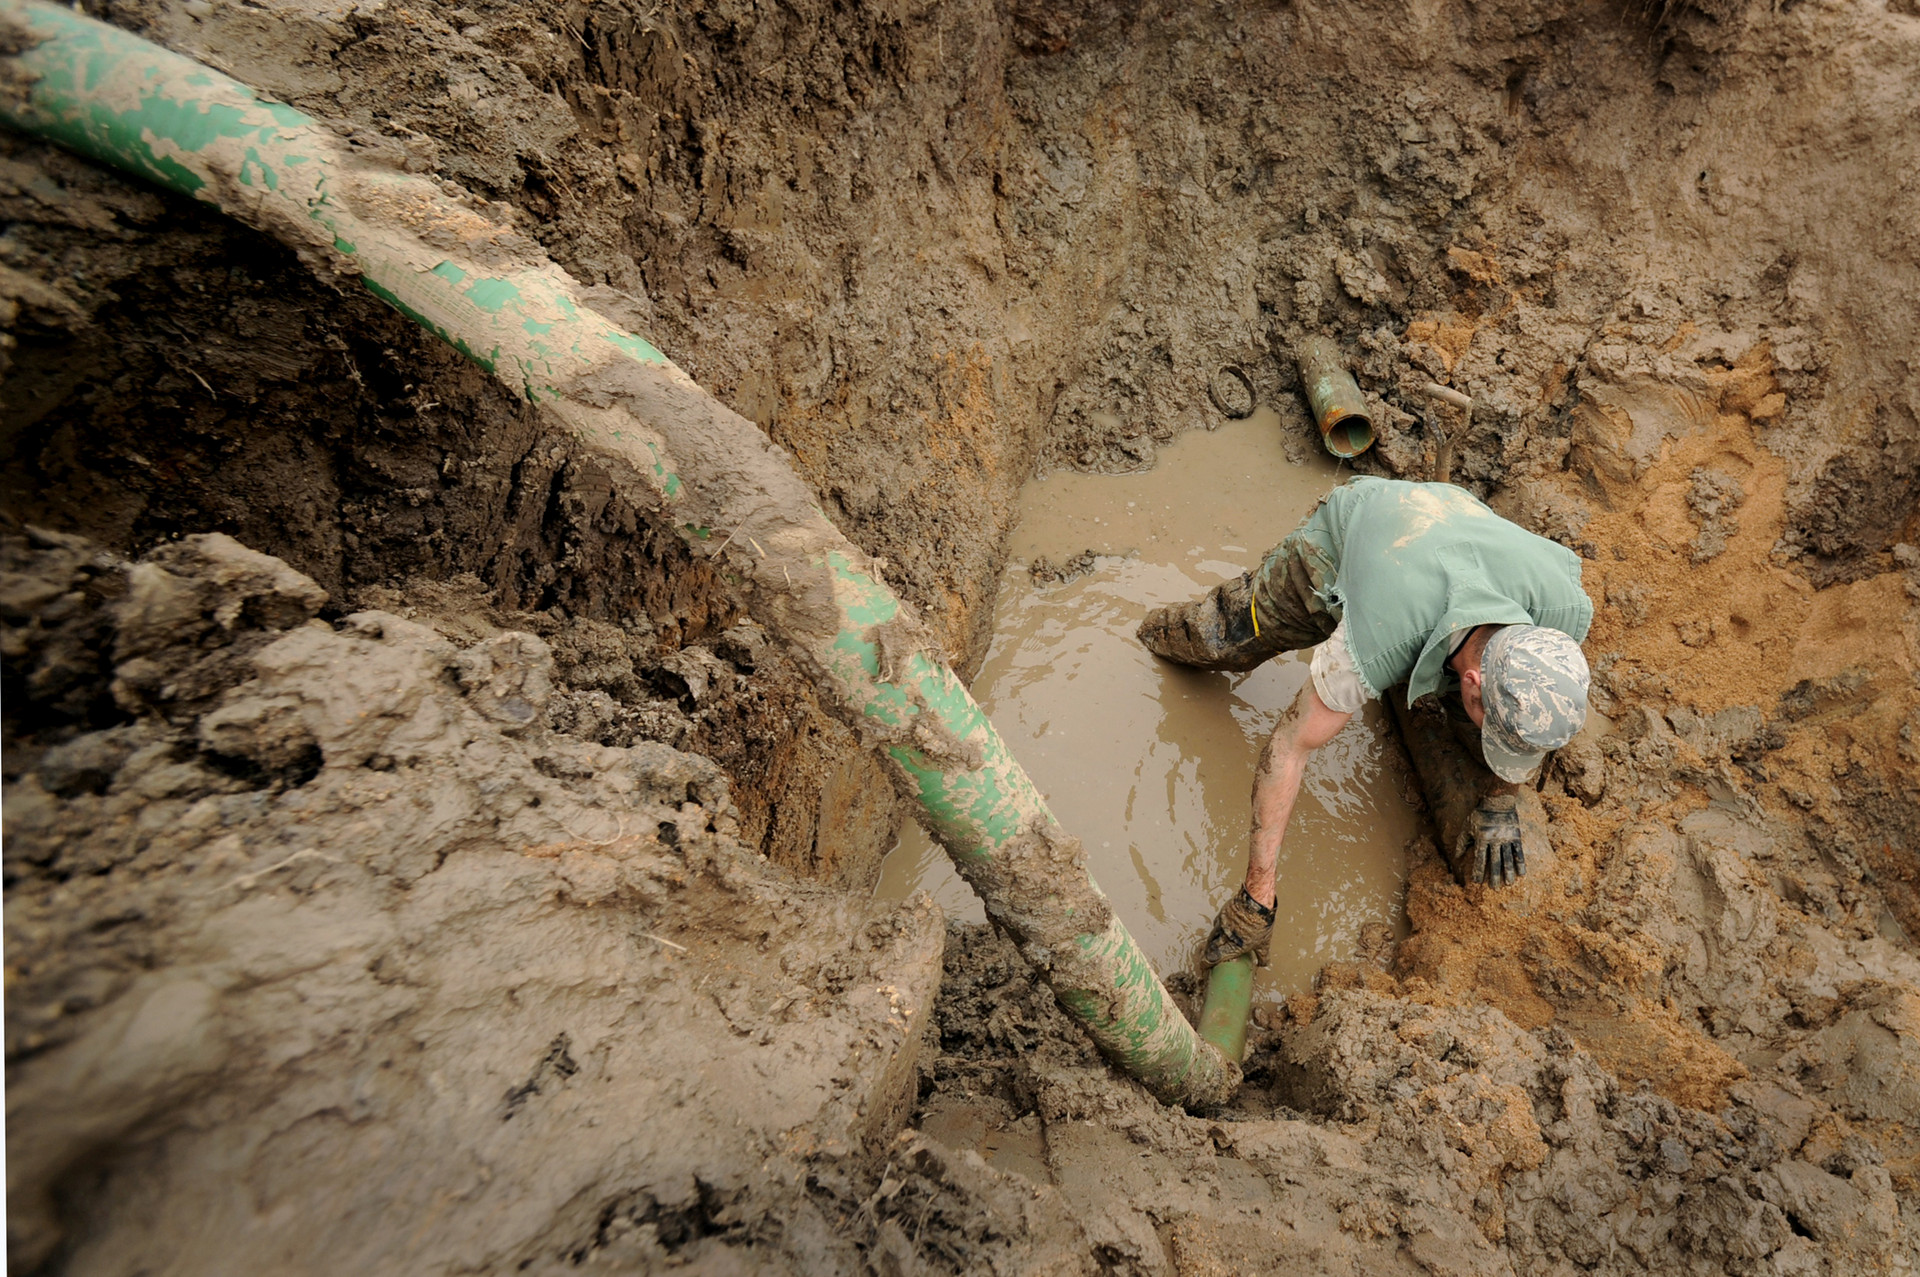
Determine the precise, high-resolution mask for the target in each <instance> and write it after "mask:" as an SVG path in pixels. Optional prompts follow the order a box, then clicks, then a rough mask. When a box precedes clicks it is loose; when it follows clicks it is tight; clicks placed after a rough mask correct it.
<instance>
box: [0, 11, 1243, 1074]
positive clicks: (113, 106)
mask: <svg viewBox="0 0 1920 1277" xmlns="http://www.w3.org/2000/svg"><path fill="white" fill-rule="evenodd" d="M8 28H11V30H9V29H8ZM0 48H10V49H16V50H19V51H18V52H16V53H14V54H12V55H11V56H7V57H0V68H4V70H5V71H6V72H7V76H6V78H7V79H8V80H9V81H11V82H10V83H7V84H5V85H0V120H3V121H4V122H6V123H7V124H9V125H11V126H12V127H14V128H16V129H19V130H20V131H22V132H25V133H30V134H34V135H36V136H39V137H43V138H48V139H51V140H53V141H57V142H59V143H61V144H63V145H65V146H68V147H70V148H72V149H73V150H75V151H78V152H80V153H81V154H82V155H85V156H87V157H89V158H91V159H94V160H97V161H99V162H100V163H103V164H108V165H111V166H114V167H116V168H120V169H123V170H126V171H128V172H131V173H135V174H137V175H139V176H141V177H144V178H146V179H148V180H149V181H152V182H154V183H156V184H158V185H160V186H163V187H166V188H167V189H169V190H173V191H177V192H179V193H181V194H183V195H188V196H191V197H193V198H195V199H198V200H201V201H203V202H205V203H208V204H211V205H213V206H214V207H216V208H219V209H221V210H222V211H224V212H226V213H228V214H230V215H231V216H233V217H235V218H236V219H238V220H240V221H242V222H244V223H246V224H247V225H249V226H251V227H253V228H255V229H256V230H259V231H262V232H265V233H266V234H268V235H271V236H273V237H275V238H276V239H278V240H280V241H281V242H282V243H285V244H287V245H289V246H290V247H292V248H293V249H294V250H295V251H296V252H298V253H300V254H301V256H302V257H303V258H304V259H305V260H306V261H308V262H309V263H310V264H311V265H313V266H314V267H316V268H317V269H320V270H323V271H327V272H331V273H333V274H335V275H337V276H342V277H344V278H346V279H349V280H352V279H358V280H359V281H360V282H361V283H362V284H364V285H365V286H366V288H367V289H368V290H369V291H371V292H372V293H373V294H374V295H375V296H377V297H379V298H380V299H381V300H383V301H385V302H387V303H388V304H389V305H391V306H393V307H394V308H395V309H397V310H399V311H400V312H401V313H402V314H404V315H406V316H407V317H409V318H410V319H413V320H414V321H415V322H417V323H419V324H420V325H421V326H422V327H424V328H426V329H427V330H428V331H429V332H431V333H433V334H434V335H435V336H438V337H440V338H441V339H442V340H444V341H446V342H447V343H449V344H450V345H452V346H453V347H454V348H455V349H456V350H458V351H460V352H461V353H462V354H463V355H465V356H466V357H467V358H469V359H471V360H473V361H474V362H475V363H477V364H479V365H480V366H481V367H482V368H485V369H486V370H487V371H489V372H491V373H493V374H494V376H496V377H498V378H499V379H500V380H501V381H503V382H505V383H506V385H507V386H508V387H509V388H511V389H512V390H513V391H514V392H515V393H516V394H519V395H522V396H524V397H525V398H526V399H528V400H529V401H531V402H533V403H534V404H536V405H539V406H540V408H541V410H542V411H544V412H546V413H548V414H550V416H551V417H552V418H553V419H554V420H556V421H557V422H558V423H559V424H560V425H561V426H562V427H564V428H565V429H566V430H567V431H568V433H570V434H571V435H572V436H574V437H575V438H576V439H578V440H579V441H580V442H581V443H582V444H583V445H584V446H585V447H587V448H589V449H591V450H592V451H593V452H594V453H595V455H597V456H598V457H599V458H600V459H601V460H602V461H603V462H604V463H605V464H606V465H607V466H608V468H609V470H610V471H611V472H612V473H613V476H614V482H616V483H617V484H621V485H623V486H625V487H627V488H628V489H629V490H630V491H632V492H633V493H634V496H635V499H636V502H637V503H638V504H641V505H643V506H645V507H647V508H651V509H656V510H662V511H664V512H665V513H666V514H667V516H668V517H669V518H670V519H671V521H672V522H673V525H674V526H675V527H676V528H678V529H679V531H680V532H681V534H682V535H683V536H684V537H685V538H686V539H687V541H688V543H689V544H690V545H691V546H693V547H694V550H695V552H696V553H699V554H704V555H705V556H707V557H708V558H709V559H712V560H714V561H715V562H716V565H717V566H718V567H719V569H720V570H721V571H722V572H723V574H724V575H726V577H727V579H728V580H729V581H731V582H732V583H733V584H734V585H735V586H736V588H738V589H739V590H740V592H741V594H742V596H743V597H744V599H745V601H746V604H747V607H748V609H749V610H750V611H751V613H752V614H753V616H754V617H755V618H756V619H757V620H759V621H760V622H761V624H763V625H765V626H766V627H767V628H768V630H770V631H771V632H772V633H774V634H775V635H777V636H778V637H780V638H781V639H782V640H783V641H784V642H785V643H786V644H787V646H788V649H789V650H790V651H791V652H792V653H793V654H794V656H795V658H796V659H797V660H798V661H800V663H801V664H802V666H803V667H804V668H806V669H807V670H808V671H809V672H810V673H811V674H812V675H813V676H814V677H815V679H816V680H817V682H818V683H819V685H820V688H821V692H822V697H823V699H824V700H825V701H826V702H827V703H828V704H830V705H832V706H834V708H835V709H836V711H837V712H839V713H840V714H842V715H843V716H844V717H846V718H847V719H848V720H849V721H850V722H852V723H854V724H855V725H856V727H857V728H858V729H859V730H860V732H861V734H862V736H863V738H864V739H865V740H866V741H867V742H868V743H869V745H871V746H872V747H874V748H877V749H880V750H881V751H883V753H884V754H885V755H886V757H887V758H888V759H890V760H891V762H892V764H893V771H894V776H895V780H896V782H897V783H898V785H899V786H900V788H901V790H902V791H903V792H904V793H905V794H906V795H907V796H909V797H911V798H912V799H914V801H915V802H916V803H918V804H919V815H920V819H921V821H922V823H924V824H925V825H926V826H927V828H928V829H929V831H931V833H932V834H933V836H934V837H935V838H936V839H937V840H938V841H939V842H940V843H941V845H942V846H944V847H945V848H946V850H947V852H948V854H949V855H950V856H951V857H952V858H953V861H954V864H955V865H956V866H957V867H958V869H959V871H960V873H961V875H962V876H963V877H965V878H966V879H967V881H968V882H969V883H970V884H972V886H973V887H974V889H975V890H976V891H977V892H978V893H979V894H980V896H981V898H982V900H983V901H984V902H985V904H986V907H987V912H988V914H989V915H990V916H992V917H993V918H994V919H995V920H996V922H998V923H999V925H1000V926H1001V927H1002V928H1003V929H1004V930H1006V931H1007V932H1008V933H1009V934H1010V935H1012V937H1013V938H1014V939H1015V941H1016V942H1017V943H1019V945H1020V947H1021V950H1022V952H1023V953H1024V954H1025V955H1026V956H1027V959H1028V960H1029V961H1030V962H1032V963H1033V964H1034V965H1035V967H1036V968H1038V969H1039V971H1040V972H1041V974H1042V975H1043V977H1044V978H1045V979H1046V980H1047V982H1048V983H1049V985H1051V987H1052V988H1053V991H1054V996H1055V997H1056V998H1057V999H1058V1001H1059V1003H1060V1005H1061V1006H1062V1007H1063V1008H1065V1009H1066V1010H1067V1012H1068V1013H1069V1014H1071V1015H1073V1016H1074V1017H1075V1018H1076V1019H1078V1020H1079V1021H1080V1023H1081V1024H1082V1025H1084V1026H1085V1027H1086V1029H1087V1032H1088V1033H1089V1035H1090V1036H1091V1037H1092V1038H1093V1040H1094V1041H1095V1043H1096V1044H1098V1046H1099V1047H1100V1049H1101V1051H1102V1052H1103V1053H1105V1055H1106V1056H1107V1058H1108V1059H1110V1060H1111V1061H1113V1062H1114V1064H1116V1065H1117V1066H1118V1067H1120V1068H1121V1069H1123V1070H1124V1071H1125V1072H1127V1073H1128V1074H1130V1075H1132V1076H1133V1077H1135V1078H1138V1079H1139V1080H1140V1081H1141V1082H1142V1083H1144V1084H1145V1085H1146V1086H1147V1087H1148V1088H1149V1089H1150V1090H1151V1091H1152V1092H1153V1093H1154V1094H1155V1095H1156V1096H1158V1097H1159V1098H1160V1099H1162V1100H1164V1101H1166V1102H1169V1103H1190V1104H1196V1105H1205V1104H1214V1103H1218V1102H1220V1101H1221V1100H1224V1099H1225V1098H1226V1097H1227V1096H1228V1095H1230V1094H1232V1092H1233V1090H1234V1088H1235V1087H1236V1086H1238V1084H1239V1079H1240V1071H1239V1067H1238V1066H1237V1065H1236V1064H1234V1063H1232V1062H1231V1061H1229V1060H1228V1059H1227V1058H1226V1057H1225V1056H1223V1055H1222V1054H1221V1052H1220V1051H1219V1050H1218V1048H1216V1047H1214V1046H1212V1045H1211V1044H1209V1043H1207V1042H1205V1041H1203V1040H1202V1039H1201V1038H1200V1037H1199V1035H1198V1034H1197V1033H1195V1032H1194V1030H1193V1027H1192V1026H1191V1025H1189V1024H1188V1023H1187V1022H1186V1020H1185V1019H1184V1018H1183V1017H1182V1016H1181V1015H1180V1013H1179V1011H1178V1009H1177V1008H1176V1007H1175V1006H1174V1004H1173V1002H1172V1000H1171V998H1169V997H1168V995H1167V991H1166V989H1165V987H1164V986H1163V985H1162V984H1161V983H1160V980H1159V978H1158V977H1157V976H1156V975H1155V974H1154V972H1153V969H1152V967H1151V965H1150V964H1149V963H1148V962H1147V960H1146V956H1145V955H1144V954H1143V953H1142V952H1141V951H1140V948H1139V946H1138V945H1137V944H1136V943H1135V942H1134V940H1133V937H1132V936H1131V935H1130V934H1128V932H1127V929H1126V927H1125V926H1124V925H1123V924H1122V923H1121V922H1120V920H1119V919H1118V918H1117V917H1115V916H1114V914H1113V911H1112V909H1111V908H1110V906H1109V905H1108V902H1107V898H1106V896H1105V895H1104V894H1102V893H1101V891H1100V889H1099V887H1098V886H1097V885H1096V884H1095V883H1094V882H1093V880H1092V878H1091V876H1090V875H1089V874H1088V873H1087V870H1086V854H1085V852H1084V850H1083V849H1082V848H1081V846H1080V844H1079V842H1078V840H1076V839H1074V838H1072V837H1071V836H1069V835H1068V834H1067V833H1066V832H1065V831H1064V830H1062V829H1061V828H1060V826H1059V824H1058V823H1057V822H1056V821H1055V820H1054V818H1053V814H1052V813H1051V812H1050V811H1048V810H1047V806H1046V804H1045V802H1043V801H1042V800H1041V797H1040V794H1039V793H1038V791H1037V790H1036V789H1035V788H1034V785H1033V782H1032V780H1031V779H1029V778H1028V776H1027V774H1026V772H1025V771H1024V770H1023V769H1022V768H1021V767H1020V765H1019V763H1018V762H1016V761H1015V760H1014V758H1013V756H1012V755H1011V754H1010V753H1009V752H1008V750H1007V747H1006V744H1005V743H1004V742H1003V741H1002V740H1001V739H1000V736H999V733H997V732H996V731H995V730H994V728H993V724H992V723H991V722H989V721H988V719H987V716H986V715H985V714H984V713H983V712H981V710H980V707H979V706H978V705H976V704H975V703H974V700H973V698H972V696H970V695H969V694H968V692H967V689H966V687H965V686H964V685H963V684H962V683H961V682H960V680H959V678H958V677H956V676H955V674H954V673H953V671H952V670H951V669H949V668H948V667H947V664H946V662H945V659H944V658H943V657H942V655H941V654H940V647H939V645H938V643H937V641H936V640H934V638H933V637H932V635H931V634H930V633H929V632H928V630H927V629H926V627H925V626H924V625H923V624H922V623H921V622H920V620H919V618H918V617H917V616H916V615H914V613H913V612H912V610H911V609H910V608H909V607H908V606H907V605H906V604H905V603H903V602H901V601H900V600H899V599H898V598H896V597H895V596H894V594H893V592H892V591H891V590H889V589H888V588H887V587H886V585H885V584H884V583H882V582H881V580H880V579H879V577H878V576H877V575H876V574H875V572H874V570H873V568H872V564H871V561H870V560H869V559H868V558H867V556H866V555H865V554H863V553H862V552H861V551H860V550H859V549H858V548H857V547H856V546H854V545H853V543H852V542H850V541H848V540H847V539H846V538H845V537H843V536H842V535H841V534H840V533H839V531H838V530H837V529H835V528H834V526H833V525H832V523H831V522H829V521H828V520H827V518H826V516H825V515H824V514H823V513H822V512H821V511H820V508H819V506H818V504H817V502H816V501H815V499H814V496H813V493H812V491H811V490H810V489H809V488H808V487H807V485H806V484H805V483H804V482H803V481H802V480H801V479H800V477H799V476H798V475H797V474H796V473H795V472H794V470H793V467H792V465H791V463H790V462H789V460H788V459H787V456H786V453H785V452H784V451H783V450H782V449H780V448H779V447H778V446H776V445H774V444H772V443H771V442H769V441H768V439H767V437H766V436H765V434H763V433H762V432H761V431H760V430H759V428H758V427H756V426H755V425H754V424H753V423H752V422H750V421H747V420H746V419H745V418H742V417H740V416H738V415H737V414H735V413H733V412H732V411H730V410H729V409H727V408H726V407H725V406H724V405H723V404H721V403H720V402H719V401H718V400H716V399H714V398H713V397H712V396H711V395H709V394H707V393H706V392H705V391H704V390H702V389H701V388H700V387H699V386H698V385H696V384H695V383H694V382H693V380H692V379H691V378H689V377H688V376H687V375H686V374H685V373H683V372H682V371H681V370H680V369H679V368H677V367H675V366H674V365H673V364H672V363H670V362H669V361H668V360H667V359H666V357H665V356H664V355H662V354H661V353H660V352H659V351H658V350H656V349H654V347H653V346H651V345H649V344H648V343H647V342H646V341H644V340H643V339H641V338H639V337H636V336H634V335H632V334H630V333H627V332H624V331H622V330H621V329H620V328H619V327H618V326H617V325H615V324H612V323H610V322H608V321H607V320H606V319H604V318H602V317H601V316H599V315H597V314H595V313H594V312H593V311H592V310H591V309H590V308H588V307H586V306H584V305H582V304H581V303H580V302H579V300H578V299H577V298H576V296H575V294H574V285H573V281H572V280H571V279H569V278H568V277H567V275H566V274H565V273H563V272H562V271H561V270H560V269H559V268H558V267H557V266H555V265H554V264H553V263H552V262H551V261H550V260H548V259H547V257H546V255H545V254H544V253H543V252H542V251H541V250H540V248H539V246H538V245H537V244H535V243H533V242H532V241H531V240H529V239H527V238H526V237H525V236H522V235H520V234H519V233H518V232H517V231H515V230H514V229H513V228H512V226H511V225H510V224H505V223H502V222H500V221H496V220H494V219H492V218H490V217H488V216H484V215H482V213H481V212H479V211H478V210H477V209H476V208H475V207H474V206H473V205H472V204H471V203H470V202H469V201H468V200H467V198H466V197H465V196H464V195H463V194H462V193H460V192H459V191H458V190H457V189H456V188H453V187H451V186H450V185H449V184H447V183H444V182H436V181H431V180H428V179H426V178H420V177H409V176H406V175H404V174H400V173H395V172H392V171H390V170H385V169H380V168H377V167H372V166H370V165H368V164H366V163H365V162H364V161H362V160H360V159H358V158H357V157H355V156H354V155H352V154H351V153H349V152H348V151H347V150H346V148H345V147H343V146H342V145H341V144H340V143H339V141H338V140H337V139H336V138H335V137H334V135H333V134H332V133H330V132H329V131H327V130H326V129H323V128H321V127H319V126H318V125H316V124H315V123H314V122H313V121H312V120H310V119H309V118H308V117H306V116H304V115H302V114H301V113H300V112H298V111H295V110H293V109H292V108H290V107H287V106H284V105H282V104H280V103H276V102H271V101H268V100H265V99H263V98H262V97H260V96H259V95H258V94H256V93H255V92H254V91H253V90H251V89H249V88H247V87H246V86H245V85H243V84H241V83H239V82H238V81H236V80H233V79H231V78H229V77H227V76H225V75H222V74H220V73H219V72H217V71H214V70H211V69H210V68H208V67H206V66H204V65H202V64H200V63H198V62H195V61H193V60H191V59H188V58H184V57H181V56H179V55H177V54H173V53H169V52H167V51H166V50H164V49H161V48H159V47H158V46H156V45H154V44H151V43H149V42H147V41H145V40H142V39H139V38H138V37H136V36H133V35H130V34H128V33H127V32H124V31H121V30H119V29H118V28H115V27H111V26H108V25H106V24H104V23H100V22H95V21H93V20H92V19H89V18H86V17H83V16H81V15H79V14H77V13H74V12H72V11H71V10H67V9H62V8H58V7H56V6H54V5H51V4H45V3H40V2H39V0H0Z"/></svg>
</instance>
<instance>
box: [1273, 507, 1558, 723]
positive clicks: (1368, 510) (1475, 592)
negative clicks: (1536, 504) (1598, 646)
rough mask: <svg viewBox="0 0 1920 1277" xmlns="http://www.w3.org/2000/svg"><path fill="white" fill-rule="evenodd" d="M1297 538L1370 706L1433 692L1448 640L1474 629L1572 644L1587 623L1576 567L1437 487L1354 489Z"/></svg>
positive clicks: (1548, 544) (1317, 514) (1550, 545)
mask: <svg viewBox="0 0 1920 1277" xmlns="http://www.w3.org/2000/svg"><path fill="white" fill-rule="evenodd" d="M1298 535H1299V536H1300V537H1301V538H1302V539H1303V540H1304V541H1305V542H1306V543H1307V544H1306V547H1305V548H1306V549H1307V550H1308V552H1309V554H1311V555H1312V556H1313V557H1314V558H1316V559H1321V560H1322V563H1321V566H1323V567H1324V568H1325V569H1326V571H1325V572H1324V579H1325V580H1326V582H1327V586H1326V588H1325V590H1324V591H1323V592H1322V595H1321V597H1322V598H1323V599H1324V600H1325V602H1326V604H1327V606H1328V608H1329V609H1330V610H1331V611H1332V612H1333V614H1334V615H1335V616H1336V617H1340V618H1342V619H1344V620H1345V621H1346V623H1347V642H1348V644H1349V645H1350V646H1351V647H1352V649H1353V660H1354V666H1355V668H1356V669H1357V671H1358V672H1359V675H1360V679H1361V681H1362V682H1364V683H1365V684H1366V685H1367V690H1368V691H1369V692H1372V693H1373V694H1374V695H1375V696H1378V695H1380V694H1381V692H1382V691H1383V690H1384V689H1386V688H1389V687H1392V686H1393V685H1394V684H1396V683H1399V682H1401V681H1402V680H1405V682H1406V684H1407V701H1408V703H1409V704H1411V703H1412V702H1413V701H1415V700H1417V699H1419V698H1420V697H1422V696H1425V695H1426V694H1427V693H1429V692H1432V691H1437V690H1438V689H1439V687H1440V683H1441V679H1442V678H1443V677H1444V674H1445V667H1446V661H1447V653H1448V652H1449V651H1450V650H1451V649H1452V646H1453V644H1452V639H1453V638H1454V636H1455V635H1457V634H1459V632H1460V631H1462V630H1469V629H1472V628H1473V627H1474V626H1476V625H1544V626H1547V627H1549V628H1551V629H1556V630H1560V631H1562V632H1563V633H1566V634H1568V635H1570V636H1572V638H1573V640H1574V641H1575V642H1576V643H1577V642H1580V641H1581V640H1583V639H1585V638H1586V637H1587V627H1588V626H1589V625H1590V624H1591V623H1592V621H1593V603H1592V601H1591V600H1589V599H1588V598H1587V595H1586V591H1584V590H1582V589H1581V588H1580V556H1579V555H1577V554H1575V553H1574V552H1573V551H1571V550H1569V549H1567V548H1566V547H1565V546H1563V545H1557V544H1555V543H1554V542H1552V541H1549V540H1547V539H1546V538H1545V537H1540V536H1535V535H1534V534H1533V533H1531V532H1528V531H1527V530H1526V529H1525V528H1522V527H1520V526H1519V525H1518V524H1515V523H1510V522H1508V521H1507V520H1505V519H1503V518H1501V517H1500V516H1499V515H1497V514H1495V513H1494V512H1493V511H1492V510H1489V509H1488V508H1487V507H1486V505H1485V504H1484V503H1483V502H1481V501H1480V500H1479V499H1478V498H1476V497H1475V496H1474V495H1473V494H1472V493H1470V492H1468V491H1466V490H1465V489H1463V488H1456V487H1454V486H1453V485H1452V484H1449V483H1407V482H1404V481H1402V480H1398V479H1375V478H1371V477H1365V476H1363V477H1361V478H1357V479H1354V480H1352V481H1351V482H1349V483H1346V484H1343V485H1342V486H1341V487H1338V488H1336V489H1334V490H1333V492H1332V493H1331V494H1330V495H1329V496H1328V497H1327V499H1326V501H1325V502H1323V503H1322V504H1321V506H1320V508H1319V509H1318V510H1316V511H1314V513H1313V514H1312V516H1311V517H1309V518H1308V520H1307V521H1306V523H1305V524H1304V525H1303V526H1302V527H1301V529H1300V532H1299V534H1298ZM1322 556H1324V557H1322Z"/></svg>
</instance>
